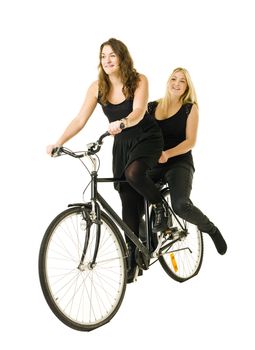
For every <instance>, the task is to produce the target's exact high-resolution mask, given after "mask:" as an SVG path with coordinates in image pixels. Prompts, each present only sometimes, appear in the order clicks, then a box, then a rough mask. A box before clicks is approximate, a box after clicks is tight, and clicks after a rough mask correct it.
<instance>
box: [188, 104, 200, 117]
mask: <svg viewBox="0 0 255 350" xmlns="http://www.w3.org/2000/svg"><path fill="white" fill-rule="evenodd" d="M197 118H198V106H197V104H196V103H193V105H192V107H191V109H190V113H189V119H197Z"/></svg>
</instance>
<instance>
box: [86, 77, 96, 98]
mask: <svg viewBox="0 0 255 350" xmlns="http://www.w3.org/2000/svg"><path fill="white" fill-rule="evenodd" d="M88 94H89V95H91V96H93V97H96V98H97V96H98V80H95V81H93V83H92V84H91V85H90V86H89V88H88Z"/></svg>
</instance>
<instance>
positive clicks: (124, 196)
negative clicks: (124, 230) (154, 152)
mask: <svg viewBox="0 0 255 350" xmlns="http://www.w3.org/2000/svg"><path fill="white" fill-rule="evenodd" d="M148 170H149V167H148V165H147V164H146V163H145V162H143V161H142V160H139V159H138V160H135V161H134V162H132V163H131V164H130V165H129V166H128V167H127V168H126V170H125V178H126V180H127V183H121V184H120V191H119V194H120V198H121V202H122V218H123V221H124V222H125V223H126V224H127V225H128V226H129V227H130V229H131V230H132V231H133V232H134V233H135V234H136V235H137V236H139V222H140V219H141V215H142V213H143V212H144V198H145V199H147V200H148V201H149V202H150V203H152V204H155V203H159V202H161V195H160V193H159V190H158V189H157V188H156V186H155V184H154V182H153V181H152V180H151V178H150V177H148V176H147V171H148ZM126 240H127V242H129V243H130V244H131V242H130V240H129V239H128V237H126Z"/></svg>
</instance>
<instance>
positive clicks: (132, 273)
mask: <svg viewBox="0 0 255 350" xmlns="http://www.w3.org/2000/svg"><path fill="white" fill-rule="evenodd" d="M142 275H143V270H142V269H140V268H139V267H138V266H137V265H136V266H134V267H133V268H132V269H130V270H128V273H127V283H133V282H136V280H137V277H138V276H142Z"/></svg>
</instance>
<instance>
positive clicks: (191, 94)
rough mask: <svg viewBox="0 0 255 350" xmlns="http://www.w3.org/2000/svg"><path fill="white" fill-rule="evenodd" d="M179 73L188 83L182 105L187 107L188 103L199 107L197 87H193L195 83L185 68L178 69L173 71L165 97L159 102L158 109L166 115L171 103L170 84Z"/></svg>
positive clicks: (182, 97)
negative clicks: (175, 74) (174, 75)
mask: <svg viewBox="0 0 255 350" xmlns="http://www.w3.org/2000/svg"><path fill="white" fill-rule="evenodd" d="M177 72H182V73H183V74H184V76H185V79H186V82H187V88H186V90H185V92H184V94H183V95H182V96H181V101H182V104H183V105H185V104H187V103H192V104H196V105H197V106H198V102H197V95H196V91H195V87H194V85H193V82H192V80H191V77H190V74H189V72H188V71H187V69H185V68H182V67H178V68H175V69H174V70H173V71H172V73H171V75H170V77H169V78H168V81H167V88H166V93H165V96H164V97H162V98H160V99H159V100H158V107H159V108H160V110H161V111H162V112H163V113H166V114H167V111H168V107H169V105H170V103H171V95H170V92H169V88H168V85H169V83H170V80H171V78H172V76H173V74H174V73H177Z"/></svg>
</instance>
